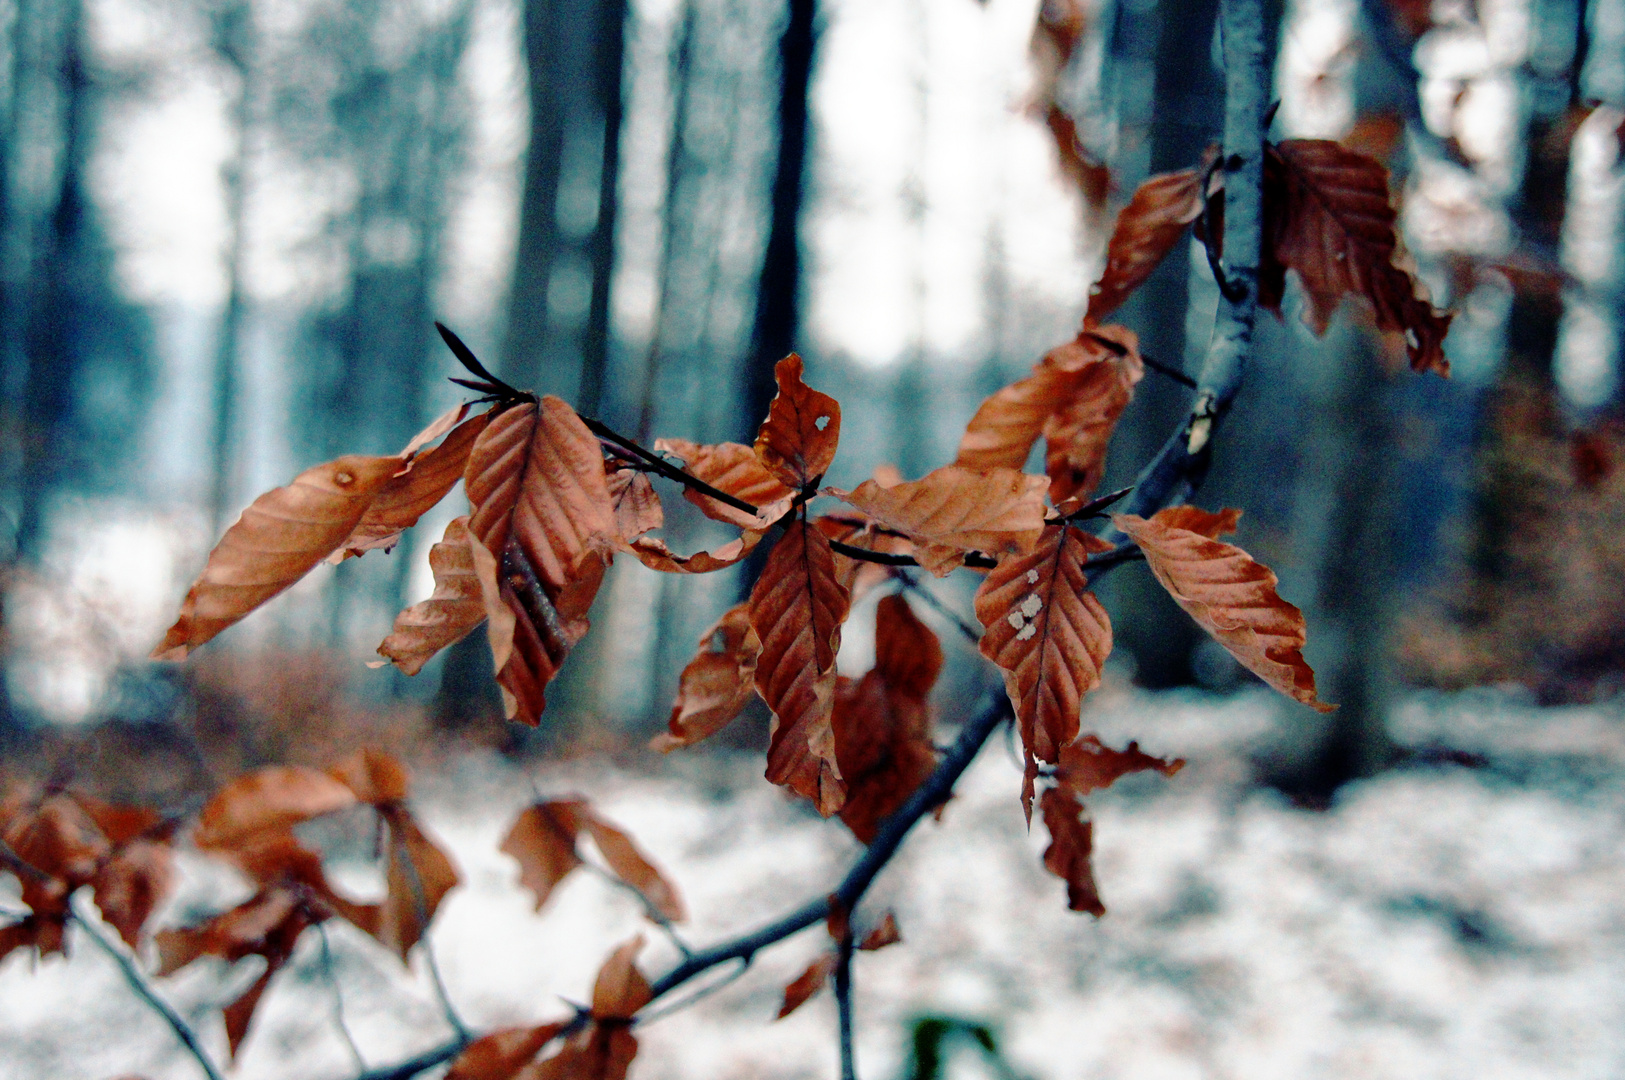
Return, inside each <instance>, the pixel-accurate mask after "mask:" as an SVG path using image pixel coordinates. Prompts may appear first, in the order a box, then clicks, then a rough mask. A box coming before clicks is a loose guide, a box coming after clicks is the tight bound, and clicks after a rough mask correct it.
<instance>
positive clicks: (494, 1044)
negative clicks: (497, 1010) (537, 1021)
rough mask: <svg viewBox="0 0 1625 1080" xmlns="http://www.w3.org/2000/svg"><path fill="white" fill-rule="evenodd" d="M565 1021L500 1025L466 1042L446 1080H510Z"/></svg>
mask: <svg viewBox="0 0 1625 1080" xmlns="http://www.w3.org/2000/svg"><path fill="white" fill-rule="evenodd" d="M564 1028H565V1024H563V1023H552V1024H542V1025H540V1026H538V1027H516V1028H503V1029H502V1030H500V1031H493V1032H491V1033H490V1034H489V1035H484V1036H481V1037H480V1038H478V1039H475V1040H474V1041H473V1042H471V1043H469V1044H468V1048H467V1049H465V1050H464V1051H463V1052H462V1053H461V1054H458V1055H457V1058H456V1060H454V1061H453V1062H452V1063H451V1068H450V1069H448V1070H446V1080H513V1078H514V1077H516V1076H517V1075H518V1074H519V1071H520V1070H521V1069H523V1068H524V1067H525V1066H526V1065H529V1064H530V1063H531V1062H532V1061H533V1060H534V1059H535V1057H536V1055H537V1054H539V1053H541V1052H542V1048H543V1047H545V1046H546V1045H547V1044H548V1043H550V1042H552V1041H553V1040H554V1039H555V1038H557V1037H558V1034H559V1032H561V1031H563V1030H564Z"/></svg>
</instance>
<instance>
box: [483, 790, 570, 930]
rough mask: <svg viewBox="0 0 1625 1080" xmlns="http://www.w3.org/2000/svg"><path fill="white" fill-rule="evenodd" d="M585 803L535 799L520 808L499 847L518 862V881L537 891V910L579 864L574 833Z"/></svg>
mask: <svg viewBox="0 0 1625 1080" xmlns="http://www.w3.org/2000/svg"><path fill="white" fill-rule="evenodd" d="M587 813H588V810H587V804H586V803H585V802H582V801H581V800H579V799H565V800H556V801H553V802H541V803H536V804H535V805H534V806H527V807H525V809H523V810H521V811H520V812H519V817H518V818H517V819H516V820H515V821H514V823H513V826H512V827H511V828H510V829H509V830H508V835H507V836H506V837H504V838H503V841H502V846H501V849H500V850H501V851H502V852H503V853H504V854H506V855H512V856H513V857H514V858H515V859H516V860H518V862H519V884H520V885H522V886H524V887H525V888H527V889H529V890H530V891H531V892H532V893H534V894H535V895H536V910H537V911H540V910H542V905H543V904H545V903H547V898H548V897H549V896H551V895H552V894H553V890H554V889H555V888H556V887H557V886H558V884H559V882H561V881H563V880H564V878H565V876H566V875H568V874H569V873H570V871H572V870H574V869H575V868H576V867H578V866H580V865H581V856H579V855H578V854H576V834H577V833H578V832H579V831H580V829H581V821H582V818H583V817H584V816H585V815H586V814H587Z"/></svg>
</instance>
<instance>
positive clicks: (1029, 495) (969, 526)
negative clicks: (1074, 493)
mask: <svg viewBox="0 0 1625 1080" xmlns="http://www.w3.org/2000/svg"><path fill="white" fill-rule="evenodd" d="M1048 487H1049V481H1048V480H1046V479H1045V478H1044V477H1042V476H1028V475H1026V474H1025V473H1021V472H1017V471H1016V470H1014V469H1005V468H991V469H967V468H965V467H963V466H960V465H945V466H943V467H942V468H940V469H936V470H934V471H932V472H930V473H927V474H926V475H925V476H924V477H922V478H921V479H919V480H912V481H905V482H903V483H900V484H897V485H895V486H893V487H889V488H884V487H881V486H880V485H879V484H878V483H876V482H875V481H873V480H865V481H864V482H863V483H861V484H859V485H858V487H857V489H856V490H854V491H850V492H847V491H841V490H839V489H836V488H831V489H829V490H828V494H831V495H834V496H835V497H836V498H838V499H842V500H844V501H845V502H848V503H851V504H852V505H853V506H855V507H857V508H858V509H859V510H862V511H863V512H864V513H865V514H867V515H869V516H870V517H872V518H874V519H875V520H876V521H878V522H880V523H881V524H883V525H887V526H889V527H891V528H893V529H896V530H898V531H899V532H903V533H907V534H908V535H909V536H910V537H912V538H914V539H915V540H918V541H923V542H925V543H928V544H932V545H938V546H941V547H943V548H947V549H951V553H950V555H949V558H948V559H935V560H929V561H928V560H927V558H926V557H925V555H924V553H923V552H922V553H920V563H921V565H922V566H925V567H926V568H927V569H929V570H931V572H932V573H935V574H937V575H938V576H942V575H944V574H946V573H947V572H948V571H949V570H952V569H953V567H954V566H955V565H957V564H958V562H959V561H960V559H959V557H958V556H957V555H956V554H953V553H960V552H966V551H985V552H988V553H989V554H1003V553H1007V552H1019V551H1027V550H1030V549H1031V548H1032V546H1033V544H1034V543H1035V542H1036V541H1037V540H1038V535H1039V533H1040V532H1041V531H1042V530H1043V528H1044V492H1045V490H1046V489H1048Z"/></svg>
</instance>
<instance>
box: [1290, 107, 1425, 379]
mask: <svg viewBox="0 0 1625 1080" xmlns="http://www.w3.org/2000/svg"><path fill="white" fill-rule="evenodd" d="M1264 207H1265V210H1264V219H1265V221H1264V227H1265V236H1264V259H1263V261H1262V263H1261V264H1260V266H1259V280H1258V300H1259V303H1261V304H1263V305H1264V306H1266V307H1269V308H1272V309H1274V310H1275V311H1277V312H1278V311H1280V308H1281V300H1282V297H1283V296H1284V293H1285V288H1286V271H1287V270H1289V269H1291V270H1296V271H1297V272H1298V277H1299V279H1300V280H1301V281H1302V282H1303V287H1304V292H1305V294H1306V295H1307V297H1308V300H1309V303H1308V304H1307V305H1305V308H1304V320H1305V321H1306V322H1307V323H1308V324H1309V325H1310V327H1311V328H1312V329H1314V330H1315V332H1316V333H1324V332H1325V330H1326V326H1327V323H1328V322H1329V321H1330V319H1331V316H1332V313H1333V312H1335V311H1336V310H1337V306H1338V304H1339V303H1340V302H1341V301H1342V299H1343V297H1345V296H1356V297H1363V298H1364V299H1366V300H1367V301H1369V302H1370V303H1371V305H1372V308H1373V310H1374V312H1375V315H1376V322H1377V326H1378V328H1380V329H1383V330H1392V331H1398V332H1401V333H1403V334H1404V335H1405V343H1406V351H1407V352H1408V353H1409V354H1410V359H1411V367H1412V368H1413V369H1415V370H1417V371H1436V372H1438V373H1439V374H1440V375H1448V374H1449V373H1450V362H1449V361H1448V360H1447V359H1446V358H1445V355H1444V338H1445V334H1446V333H1448V332H1449V329H1450V320H1451V318H1452V316H1451V315H1450V314H1449V313H1447V312H1440V311H1438V310H1436V309H1435V308H1434V307H1433V305H1432V303H1431V302H1430V300H1429V296H1428V290H1427V286H1425V285H1423V284H1422V282H1421V281H1420V280H1418V278H1417V276H1416V272H1415V267H1414V265H1413V264H1412V263H1411V261H1410V259H1409V257H1408V256H1406V255H1405V254H1404V252H1403V251H1402V250H1401V248H1400V244H1399V234H1398V232H1397V230H1396V227H1395V222H1396V217H1397V215H1396V214H1395V211H1394V208H1393V205H1392V204H1391V203H1390V201H1389V197H1388V171H1387V170H1386V169H1384V168H1383V167H1382V164H1381V163H1380V162H1377V161H1375V160H1373V159H1371V158H1369V157H1366V156H1365V155H1363V154H1357V153H1355V152H1354V151H1352V150H1349V149H1346V148H1345V147H1343V146H1341V145H1339V144H1338V143H1335V142H1331V141H1329V140H1324V139H1287V140H1285V141H1283V142H1281V143H1279V144H1277V145H1274V146H1271V147H1270V148H1269V149H1268V151H1267V153H1266V154H1265V157H1264Z"/></svg>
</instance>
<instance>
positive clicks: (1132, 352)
mask: <svg viewBox="0 0 1625 1080" xmlns="http://www.w3.org/2000/svg"><path fill="white" fill-rule="evenodd" d="M1085 340H1087V341H1088V342H1089V343H1090V344H1091V345H1095V346H1098V348H1097V349H1096V350H1095V351H1094V355H1093V357H1092V358H1091V359H1089V360H1087V361H1085V362H1084V363H1083V364H1082V365H1081V366H1079V367H1078V369H1077V370H1076V371H1075V372H1074V373H1073V377H1074V379H1075V381H1074V382H1073V384H1072V385H1071V386H1070V388H1069V390H1070V392H1069V394H1068V395H1067V397H1066V399H1065V400H1064V402H1063V403H1062V404H1061V406H1060V407H1059V408H1058V409H1057V410H1056V411H1055V412H1053V413H1051V414H1050V415H1049V417H1048V418H1047V419H1046V420H1045V421H1044V443H1045V454H1044V458H1045V469H1046V471H1047V472H1048V473H1049V498H1050V502H1052V503H1054V504H1056V505H1060V504H1061V503H1062V502H1065V501H1066V500H1067V499H1070V498H1073V497H1074V496H1087V495H1089V494H1091V493H1093V492H1094V490H1095V489H1096V488H1098V487H1099V486H1100V481H1101V478H1102V477H1103V476H1104V475H1105V473H1106V450H1107V448H1108V446H1109V444H1110V443H1111V437H1112V431H1113V430H1114V429H1115V428H1116V427H1117V420H1118V417H1120V416H1122V415H1123V410H1124V409H1125V408H1127V407H1128V403H1129V401H1130V399H1132V398H1133V396H1134V387H1135V385H1136V384H1137V383H1138V382H1139V381H1140V380H1141V379H1142V378H1143V377H1144V376H1145V365H1144V363H1143V362H1142V361H1141V360H1140V351H1139V340H1138V339H1137V338H1136V337H1135V336H1134V333H1133V332H1132V331H1130V330H1128V329H1126V328H1125V327H1121V326H1102V327H1099V328H1097V329H1094V330H1085V331H1084V332H1083V334H1082V335H1080V341H1085Z"/></svg>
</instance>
